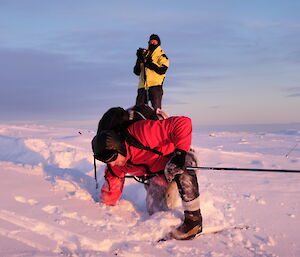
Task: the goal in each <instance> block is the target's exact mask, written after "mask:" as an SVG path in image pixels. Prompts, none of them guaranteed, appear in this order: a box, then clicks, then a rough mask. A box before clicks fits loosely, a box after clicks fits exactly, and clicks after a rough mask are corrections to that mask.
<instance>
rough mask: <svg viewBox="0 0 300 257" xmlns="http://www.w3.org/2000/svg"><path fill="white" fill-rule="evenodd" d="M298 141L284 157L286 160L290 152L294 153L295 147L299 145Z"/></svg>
mask: <svg viewBox="0 0 300 257" xmlns="http://www.w3.org/2000/svg"><path fill="white" fill-rule="evenodd" d="M299 142H300V141H297V143H296V144H295V146H294V147H293V148H292V149H291V150H290V151H289V152H288V153H287V154H286V155H285V157H286V158H289V155H290V153H291V152H293V151H294V149H295V148H296V147H297V145H298V144H299Z"/></svg>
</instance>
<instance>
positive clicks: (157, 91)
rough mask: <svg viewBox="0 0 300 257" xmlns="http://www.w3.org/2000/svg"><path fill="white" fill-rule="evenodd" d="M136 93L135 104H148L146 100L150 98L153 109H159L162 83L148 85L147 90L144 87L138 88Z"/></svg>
mask: <svg viewBox="0 0 300 257" xmlns="http://www.w3.org/2000/svg"><path fill="white" fill-rule="evenodd" d="M137 93H138V94H137V97H136V105H141V104H148V101H149V100H150V102H151V105H152V107H153V108H154V109H157V108H160V109H161V100H162V96H163V89H162V85H160V86H153V87H149V89H148V90H145V88H139V89H138V91H137ZM147 94H148V96H147Z"/></svg>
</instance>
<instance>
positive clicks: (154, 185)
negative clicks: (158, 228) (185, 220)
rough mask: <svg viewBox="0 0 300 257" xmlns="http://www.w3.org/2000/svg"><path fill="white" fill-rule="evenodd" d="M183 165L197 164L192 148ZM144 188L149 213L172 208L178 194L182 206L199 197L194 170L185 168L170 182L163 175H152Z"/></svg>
mask: <svg viewBox="0 0 300 257" xmlns="http://www.w3.org/2000/svg"><path fill="white" fill-rule="evenodd" d="M185 166H198V159H197V155H196V154H195V151H194V150H193V149H191V150H190V151H189V152H188V153H187V156H186V161H185ZM145 189H146V191H147V196H146V205H147V210H148V212H149V214H150V215H152V214H153V213H155V212H158V211H165V210H169V209H173V208H174V207H175V206H176V205H177V203H178V201H179V196H180V198H181V200H182V203H183V205H184V206H185V205H186V204H188V203H189V202H192V201H194V200H195V199H198V197H199V186H198V181H197V175H196V172H195V171H194V170H189V171H187V170H185V171H184V172H183V173H182V174H178V175H176V176H175V178H174V180H173V181H172V182H171V183H168V182H167V180H166V179H165V177H164V175H160V176H157V177H154V178H152V179H150V182H149V184H148V185H145ZM199 208H200V206H199ZM199 208H198V209H199Z"/></svg>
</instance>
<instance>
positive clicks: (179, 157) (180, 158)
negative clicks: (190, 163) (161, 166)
mask: <svg viewBox="0 0 300 257" xmlns="http://www.w3.org/2000/svg"><path fill="white" fill-rule="evenodd" d="M185 157H186V151H184V150H181V149H175V151H174V156H173V157H172V158H171V159H170V161H169V162H168V163H167V165H166V167H165V170H164V173H165V177H166V179H167V180H168V181H169V182H171V181H172V180H173V179H174V178H175V176H176V175H177V174H182V173H183V172H184V165H185Z"/></svg>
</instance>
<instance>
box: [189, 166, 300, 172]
mask: <svg viewBox="0 0 300 257" xmlns="http://www.w3.org/2000/svg"><path fill="white" fill-rule="evenodd" d="M186 169H187V170H198V169H199V170H200V169H201V170H239V171H261V172H294V173H300V170H286V169H249V168H225V167H192V166H188V167H186Z"/></svg>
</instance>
